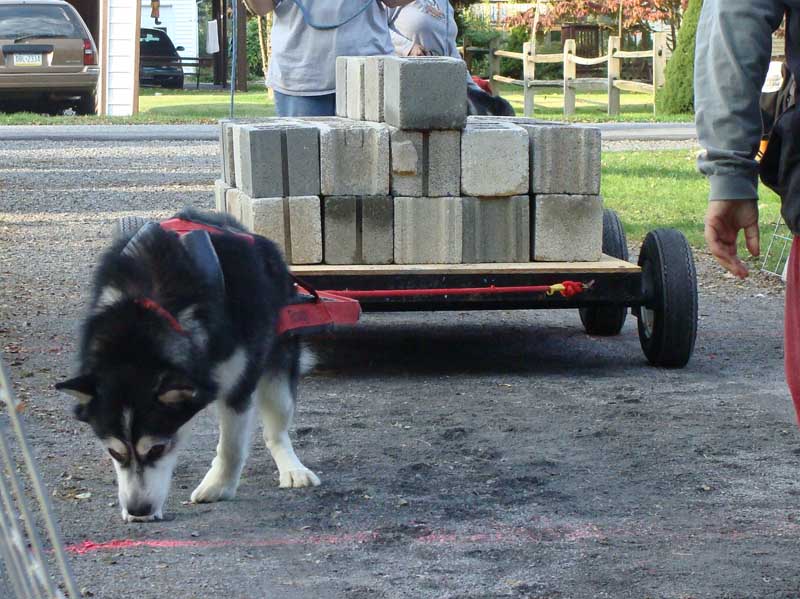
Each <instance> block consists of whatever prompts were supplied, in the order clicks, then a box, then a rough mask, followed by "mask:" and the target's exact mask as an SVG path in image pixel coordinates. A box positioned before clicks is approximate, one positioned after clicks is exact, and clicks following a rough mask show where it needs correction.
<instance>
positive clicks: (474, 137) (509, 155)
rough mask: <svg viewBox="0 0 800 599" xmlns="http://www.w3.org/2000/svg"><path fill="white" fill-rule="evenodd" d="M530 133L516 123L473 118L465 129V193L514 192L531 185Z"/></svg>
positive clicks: (462, 169) (463, 132)
mask: <svg viewBox="0 0 800 599" xmlns="http://www.w3.org/2000/svg"><path fill="white" fill-rule="evenodd" d="M528 146H529V140H528V133H527V132H526V131H525V129H523V128H522V127H518V126H517V125H514V124H513V123H500V122H477V121H470V122H469V123H468V124H467V128H466V129H464V131H462V133H461V191H462V192H463V194H464V195H465V196H488V197H497V196H513V195H520V194H525V193H527V192H528V188H529V186H530V166H529V158H528V157H529V149H528Z"/></svg>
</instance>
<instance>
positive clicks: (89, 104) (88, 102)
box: [75, 94, 97, 115]
mask: <svg viewBox="0 0 800 599" xmlns="http://www.w3.org/2000/svg"><path fill="white" fill-rule="evenodd" d="M75 113H76V114H79V115H95V114H97V96H95V94H85V95H83V96H81V97H80V99H79V100H78V105H77V106H76V107H75Z"/></svg>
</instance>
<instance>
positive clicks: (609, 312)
mask: <svg viewBox="0 0 800 599" xmlns="http://www.w3.org/2000/svg"><path fill="white" fill-rule="evenodd" d="M603 253H604V254H607V255H609V256H613V257H614V258H619V259H620V260H625V261H626V262H627V261H628V240H627V239H626V238H625V229H624V228H623V227H622V221H620V219H619V215H618V214H617V213H616V212H614V211H613V210H609V209H605V210H603ZM579 313H580V316H581V322H582V323H583V328H584V329H585V330H586V332H587V333H588V334H589V335H595V336H597V337H613V336H614V335H619V334H620V332H621V331H622V327H623V326H625V319H626V318H627V316H628V308H627V306H592V307H591V308H581V309H580V310H579Z"/></svg>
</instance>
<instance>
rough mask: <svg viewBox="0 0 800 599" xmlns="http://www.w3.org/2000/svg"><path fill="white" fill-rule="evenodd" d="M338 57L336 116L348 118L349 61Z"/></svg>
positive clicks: (343, 57)
mask: <svg viewBox="0 0 800 599" xmlns="http://www.w3.org/2000/svg"><path fill="white" fill-rule="evenodd" d="M348 58H349V57H348V56H337V57H336V116H342V117H345V116H347V59H348Z"/></svg>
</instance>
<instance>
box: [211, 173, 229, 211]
mask: <svg viewBox="0 0 800 599" xmlns="http://www.w3.org/2000/svg"><path fill="white" fill-rule="evenodd" d="M229 189H232V187H231V186H230V185H228V184H227V183H225V181H223V180H222V179H217V180H216V181H214V208H215V210H216V211H217V212H222V213H225V212H227V211H228V203H227V202H226V200H225V195H226V194H227V193H228V190H229Z"/></svg>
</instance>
